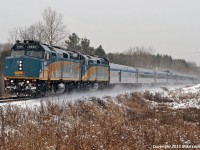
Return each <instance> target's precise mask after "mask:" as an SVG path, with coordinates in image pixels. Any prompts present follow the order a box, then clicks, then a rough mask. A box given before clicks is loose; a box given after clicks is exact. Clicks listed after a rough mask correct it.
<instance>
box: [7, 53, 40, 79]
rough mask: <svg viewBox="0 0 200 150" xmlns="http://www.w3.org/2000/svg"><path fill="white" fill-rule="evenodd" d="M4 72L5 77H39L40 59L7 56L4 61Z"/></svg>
mask: <svg viewBox="0 0 200 150" xmlns="http://www.w3.org/2000/svg"><path fill="white" fill-rule="evenodd" d="M5 64H6V65H5V68H4V74H5V77H12V78H20V77H26V78H39V71H40V69H41V64H42V62H41V60H38V59H34V58H25V57H19V58H7V59H6V62H5Z"/></svg>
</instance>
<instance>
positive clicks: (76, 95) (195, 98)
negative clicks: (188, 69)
mask: <svg viewBox="0 0 200 150" xmlns="http://www.w3.org/2000/svg"><path fill="white" fill-rule="evenodd" d="M145 91H150V92H151V93H158V92H159V93H160V94H161V95H162V96H163V97H167V98H169V99H171V100H172V101H173V102H168V103H166V102H165V103H164V104H165V105H167V106H169V107H172V108H188V107H196V108H200V84H199V85H194V86H186V85H165V86H154V87H147V86H145V87H144V86H143V87H140V88H133V87H132V88H130V87H129V88H128V87H121V86H117V87H115V88H112V89H107V90H102V91H85V92H83V91H81V92H72V93H65V94H59V93H58V94H51V95H50V96H48V97H43V98H38V99H31V100H27V101H21V102H11V103H10V104H12V105H17V106H22V107H37V106H38V105H40V104H41V102H46V101H51V102H54V103H62V102H74V101H76V100H85V101H87V100H88V99H89V98H91V97H96V98H101V99H103V98H104V97H108V96H109V97H112V98H113V99H115V97H116V96H118V95H120V94H126V93H132V92H145ZM151 104H152V105H154V106H156V105H157V103H156V102H153V103H151ZM159 104H160V103H159ZM3 105H7V104H5V103H4V104H3V103H2V104H0V106H3Z"/></svg>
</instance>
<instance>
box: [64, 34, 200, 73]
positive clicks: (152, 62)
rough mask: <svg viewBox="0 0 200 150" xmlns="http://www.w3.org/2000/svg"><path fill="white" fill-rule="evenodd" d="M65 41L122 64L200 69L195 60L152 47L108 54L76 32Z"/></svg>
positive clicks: (86, 51) (148, 67) (81, 49)
mask: <svg viewBox="0 0 200 150" xmlns="http://www.w3.org/2000/svg"><path fill="white" fill-rule="evenodd" d="M65 43H66V47H67V49H69V50H73V51H78V52H81V53H83V54H88V55H97V56H99V57H108V58H109V60H110V62H112V63H117V64H121V65H127V66H132V67H140V68H147V69H153V70H171V71H175V72H181V73H187V74H188V73H189V74H197V70H198V69H197V65H196V64H195V63H193V62H187V61H185V60H184V59H173V58H172V57H171V56H169V55H161V54H154V49H152V48H151V47H149V48H145V47H134V48H130V49H129V50H127V51H124V52H123V53H108V54H106V53H105V51H104V49H103V48H102V46H101V45H100V46H99V47H98V48H96V49H95V48H94V47H92V46H90V40H88V39H87V38H79V37H78V35H77V34H76V33H72V34H71V35H70V36H69V37H68V39H67V40H66V41H65Z"/></svg>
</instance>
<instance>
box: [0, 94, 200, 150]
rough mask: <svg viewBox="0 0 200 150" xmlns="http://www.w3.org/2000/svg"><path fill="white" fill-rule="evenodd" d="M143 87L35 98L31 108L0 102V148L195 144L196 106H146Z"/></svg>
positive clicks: (199, 131)
mask: <svg viewBox="0 0 200 150" xmlns="http://www.w3.org/2000/svg"><path fill="white" fill-rule="evenodd" d="M145 99H148V100H150V101H157V102H170V101H171V100H168V99H166V98H164V97H162V96H161V95H159V94H155V95H153V94H150V93H148V92H145V93H144V94H141V93H131V94H124V95H119V96H118V97H117V98H116V100H113V99H112V98H111V97H105V98H104V99H99V98H95V97H92V98H90V99H89V100H88V101H83V100H78V101H76V102H74V103H72V102H63V103H61V104H58V103H57V104H56V103H52V102H45V103H43V102H41V105H40V107H37V108H35V109H29V108H28V107H27V108H20V107H17V106H11V105H7V106H6V107H4V108H3V107H1V108H0V123H1V124H0V148H1V149H9V150H17V149H18V150H32V149H37V150H92V149H95V150H101V149H102V150H123V149H124V150H134V149H142V150H143V149H144V150H145V149H153V145H165V144H194V145H195V144H199V143H200V110H199V109H195V108H190V109H176V110H173V109H170V108H167V107H165V106H162V105H160V106H158V107H154V108H152V107H150V106H149V103H147V101H146V100H145Z"/></svg>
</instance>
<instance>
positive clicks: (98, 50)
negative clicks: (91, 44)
mask: <svg viewBox="0 0 200 150" xmlns="http://www.w3.org/2000/svg"><path fill="white" fill-rule="evenodd" d="M94 54H95V55H97V56H99V57H106V53H105V51H104V49H103V48H102V46H101V45H100V46H99V47H98V48H96V49H95V52H94Z"/></svg>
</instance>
